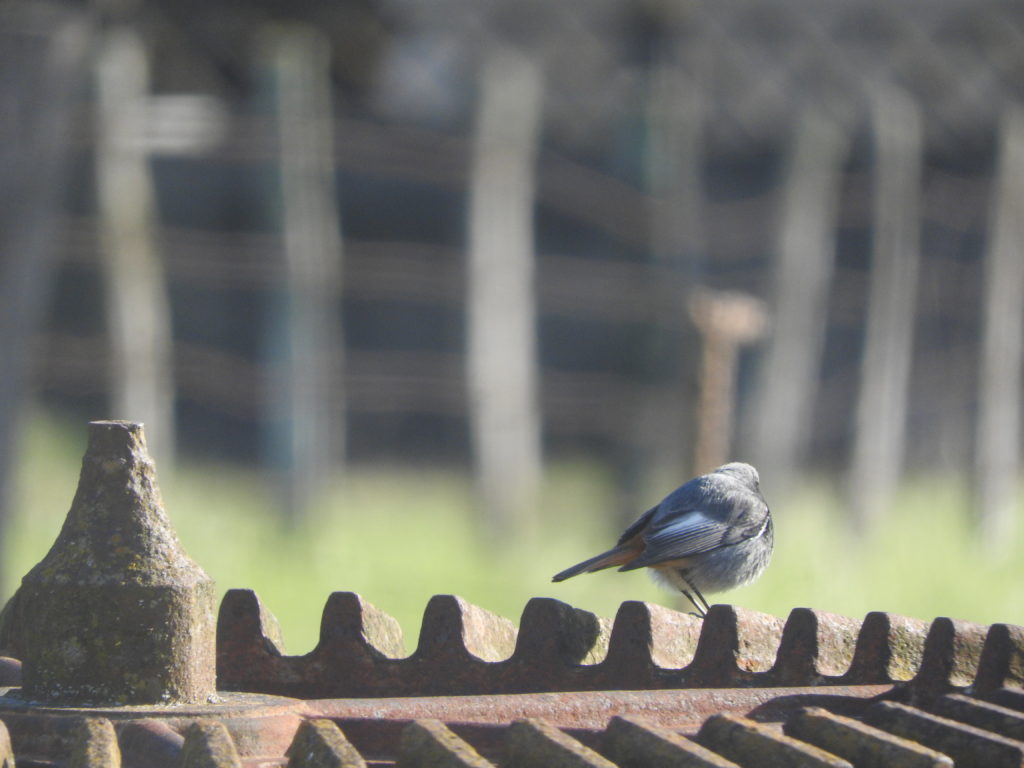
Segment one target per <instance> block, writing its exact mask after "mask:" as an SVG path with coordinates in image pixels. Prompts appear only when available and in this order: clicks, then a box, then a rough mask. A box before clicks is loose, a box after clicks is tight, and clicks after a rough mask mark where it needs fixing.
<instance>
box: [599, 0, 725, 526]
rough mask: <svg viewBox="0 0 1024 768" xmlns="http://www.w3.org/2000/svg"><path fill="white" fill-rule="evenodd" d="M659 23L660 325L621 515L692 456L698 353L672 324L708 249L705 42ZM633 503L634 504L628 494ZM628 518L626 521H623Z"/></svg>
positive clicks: (654, 203) (656, 286)
mask: <svg viewBox="0 0 1024 768" xmlns="http://www.w3.org/2000/svg"><path fill="white" fill-rule="evenodd" d="M666 15H667V16H668V17H669V18H667V19H664V20H663V22H664V31H663V35H664V39H662V40H661V41H660V43H661V44H660V46H656V48H655V50H656V51H659V53H658V55H657V56H656V59H655V62H654V64H653V65H652V67H651V70H650V74H649V77H648V81H649V92H648V96H647V115H646V116H647V146H646V148H645V158H644V160H645V163H644V174H645V180H646V186H647V193H648V196H647V199H648V205H649V214H648V215H649V229H650V256H651V262H652V263H653V265H654V269H655V270H656V271H657V274H659V275H661V276H662V277H661V278H660V279H658V280H655V281H653V284H652V290H651V294H650V296H649V298H648V301H650V302H651V304H652V305H653V306H654V307H657V308H658V311H659V314H663V315H664V316H663V319H662V320H661V321H660V322H659V321H657V320H656V321H654V322H652V323H650V324H649V326H648V327H647V328H646V329H645V331H644V333H645V334H646V338H645V339H644V347H643V352H642V356H641V358H640V361H639V365H641V366H642V368H643V369H642V371H641V375H642V376H643V377H644V381H645V383H647V384H650V385H651V386H649V387H648V388H647V389H648V391H647V392H646V393H645V396H643V397H640V398H637V400H638V402H637V403H636V405H635V409H634V410H635V414H634V415H633V416H632V418H631V419H630V421H631V422H632V427H633V429H632V433H633V434H632V435H628V436H624V437H627V438H629V439H628V440H627V442H628V444H629V449H628V450H629V452H630V454H631V455H630V456H629V457H628V466H627V469H628V472H627V475H626V478H625V479H626V487H625V488H624V489H623V490H624V491H625V493H624V498H623V500H622V503H621V504H620V505H619V508H620V509H622V510H623V511H624V512H625V513H626V514H627V515H632V512H628V510H632V509H635V507H636V506H637V504H638V503H641V502H642V499H641V498H639V497H645V496H646V491H645V490H644V489H646V488H647V487H648V486H649V485H650V484H651V483H660V482H662V481H663V479H664V478H665V477H670V478H678V477H680V476H687V474H688V473H689V471H690V469H691V467H689V466H688V465H689V463H690V461H691V460H692V455H691V454H692V450H693V439H694V437H693V417H694V415H695V414H693V413H692V403H693V401H694V399H695V397H696V396H697V387H698V382H697V380H696V377H694V376H691V375H689V370H691V366H689V365H688V363H690V362H691V361H692V359H693V358H694V357H696V354H697V347H698V340H697V339H696V334H695V333H694V332H693V330H692V328H690V327H685V329H680V328H679V327H678V326H676V323H677V321H678V317H676V316H675V315H676V313H678V312H679V307H680V302H681V300H682V299H684V298H685V296H686V295H687V293H688V292H689V290H690V288H691V287H692V286H693V285H699V284H700V280H701V277H702V274H703V271H704V259H705V258H706V251H707V247H706V243H705V232H704V220H703V215H702V214H703V210H704V204H703V203H704V195H703V189H702V162H703V137H704V112H705V104H704V93H703V87H702V86H703V84H702V82H701V78H700V74H701V69H702V67H701V57H702V54H703V46H702V45H701V44H700V41H699V40H698V39H697V38H696V36H694V37H693V38H688V39H686V40H685V41H684V40H682V39H681V37H680V34H679V32H678V30H677V29H676V27H677V25H678V20H676V19H674V18H672V15H673V14H672V12H671V11H667V12H666ZM633 497H637V498H633ZM631 521H632V518H630V519H628V520H627V519H624V520H623V521H622V522H623V525H626V524H628V523H629V522H631Z"/></svg>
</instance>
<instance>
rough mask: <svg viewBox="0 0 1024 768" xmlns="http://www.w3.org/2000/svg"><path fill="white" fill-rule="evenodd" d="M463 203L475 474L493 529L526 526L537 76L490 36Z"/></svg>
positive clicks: (533, 354) (534, 67)
mask: <svg viewBox="0 0 1024 768" xmlns="http://www.w3.org/2000/svg"><path fill="white" fill-rule="evenodd" d="M478 98H479V102H478V106H477V112H476V125H475V134H474V140H473V169H472V180H471V188H470V211H469V267H468V272H469V280H468V284H469V287H468V296H467V324H468V328H467V345H468V349H467V376H468V383H469V395H470V418H471V433H472V443H473V458H474V463H475V477H476V484H477V489H478V493H479V496H480V502H481V505H482V511H483V515H484V524H485V527H486V529H487V530H488V533H489V534H490V535H492V536H501V535H504V534H507V533H509V532H510V531H512V530H514V529H515V528H516V527H517V526H519V527H526V528H529V527H531V518H532V517H533V514H532V510H531V509H530V506H531V504H532V502H533V501H534V500H535V498H536V494H537V491H538V487H539V483H540V477H541V420H540V406H539V403H538V394H537V386H538V385H537V342H536V338H535V336H536V329H535V314H536V297H535V286H534V252H533V248H534V243H533V204H534V188H535V182H534V165H535V163H536V155H537V144H538V140H539V137H538V134H539V132H540V124H541V115H542V101H543V82H542V75H541V69H540V67H539V65H538V64H537V63H536V62H535V61H534V60H532V59H531V58H530V57H529V56H528V55H527V54H525V53H523V52H520V51H516V50H513V49H511V48H508V47H502V46H500V45H496V46H495V47H493V48H491V49H490V50H489V52H488V53H487V57H486V60H485V61H484V65H483V68H482V71H481V75H480V83H479V97H478Z"/></svg>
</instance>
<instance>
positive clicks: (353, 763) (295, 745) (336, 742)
mask: <svg viewBox="0 0 1024 768" xmlns="http://www.w3.org/2000/svg"><path fill="white" fill-rule="evenodd" d="M285 756H286V757H287V758H288V768H366V761H365V760H363V757H362V755H360V754H359V752H358V751H357V750H356V748H355V747H353V746H352V745H351V744H350V743H349V741H348V739H346V738H345V735H344V734H343V733H342V732H341V729H339V728H338V726H336V725H335V724H334V723H333V722H331V721H330V720H326V719H324V718H314V719H309V720H304V721H303V722H302V723H300V724H299V728H298V730H297V731H296V732H295V738H294V740H293V741H292V743H291V746H289V747H288V751H287V752H286V753H285Z"/></svg>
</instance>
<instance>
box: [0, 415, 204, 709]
mask: <svg viewBox="0 0 1024 768" xmlns="http://www.w3.org/2000/svg"><path fill="white" fill-rule="evenodd" d="M215 598H216V595H215V593H214V585H213V581H212V580H211V579H210V578H209V577H208V576H207V575H206V574H205V573H204V572H203V570H202V569H201V568H200V567H199V566H198V565H196V564H195V563H194V562H193V561H192V560H191V559H190V558H189V557H188V555H186V554H185V553H184V551H182V548H181V544H180V543H179V541H178V537H177V535H176V534H175V533H174V530H173V529H172V528H171V524H170V522H169V520H168V519H167V515H166V513H165V512H164V508H163V502H162V500H161V498H160V490H159V488H158V487H157V483H156V474H155V471H154V468H153V462H152V460H151V459H150V458H149V455H148V454H147V451H146V440H145V436H144V435H143V431H142V425H141V424H134V423H130V422H124V421H98V422H93V423H92V424H90V425H89V445H88V449H87V450H86V453H85V458H84V459H83V461H82V473H81V477H80V478H79V483H78V491H77V492H76V494H75V498H74V501H72V503H71V510H70V512H68V516H67V519H66V520H65V522H64V527H63V528H62V529H61V532H60V535H59V536H58V537H57V540H56V542H54V544H53V546H52V547H51V549H50V551H49V553H48V554H47V555H46V557H44V558H43V559H42V561H40V562H39V564H38V565H36V566H35V567H34V568H33V569H32V570H31V571H29V573H28V574H27V575H26V576H25V577H24V579H22V585H21V588H20V590H19V591H18V593H17V595H16V596H15V598H14V600H15V605H14V606H12V607H13V610H14V612H15V614H16V615H15V616H14V617H13V618H14V622H15V625H16V632H17V634H18V637H19V642H18V646H19V647H20V648H21V649H22V656H23V657H22V661H23V679H24V685H23V695H24V697H25V698H27V699H29V700H32V701H40V702H45V703H48V704H62V705H66V704H77V705H82V704H86V705H93V706H97V705H121V704H160V703H167V704H171V703H192V704H195V703H203V702H206V701H207V698H208V697H209V696H210V695H211V694H213V693H214V692H215V690H216V669H215V631H216V630H215V615H216V611H215Z"/></svg>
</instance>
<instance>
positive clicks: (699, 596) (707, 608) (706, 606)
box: [687, 582, 711, 615]
mask: <svg viewBox="0 0 1024 768" xmlns="http://www.w3.org/2000/svg"><path fill="white" fill-rule="evenodd" d="M687 583H689V582H687ZM690 587H691V588H692V589H693V592H694V594H695V595H697V599H698V600H700V601H701V602H702V603H703V604H704V609H703V613H704V614H705V615H707V612H708V611H710V610H711V604H710V603H708V601H707V599H706V598H705V597H704V595H702V594H701V593H700V590H699V589H697V587H695V586H694V585H693V584H690ZM690 602H691V603H692V602H693V599H692V598H691V600H690Z"/></svg>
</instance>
